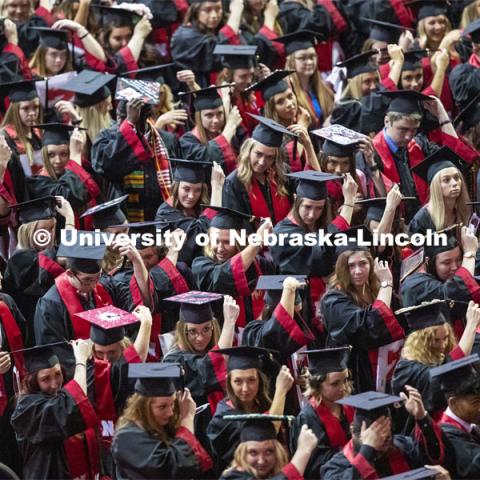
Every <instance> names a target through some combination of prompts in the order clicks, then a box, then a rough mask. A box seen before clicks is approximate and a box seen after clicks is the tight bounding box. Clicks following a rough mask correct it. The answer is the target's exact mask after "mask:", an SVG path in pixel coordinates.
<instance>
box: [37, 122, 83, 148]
mask: <svg viewBox="0 0 480 480" xmlns="http://www.w3.org/2000/svg"><path fill="white" fill-rule="evenodd" d="M32 128H39V129H41V130H43V131H44V132H43V136H42V145H43V146H44V147H45V146H47V145H69V144H70V135H71V133H72V132H73V131H74V130H75V129H76V128H79V129H80V130H85V128H81V127H76V126H75V125H67V124H65V123H58V122H53V123H42V124H40V125H34V126H33V127H32Z"/></svg>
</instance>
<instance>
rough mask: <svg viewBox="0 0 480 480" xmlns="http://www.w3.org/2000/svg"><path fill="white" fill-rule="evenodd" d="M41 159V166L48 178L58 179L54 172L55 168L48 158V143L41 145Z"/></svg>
mask: <svg viewBox="0 0 480 480" xmlns="http://www.w3.org/2000/svg"><path fill="white" fill-rule="evenodd" d="M42 160H43V166H44V168H45V170H46V171H47V173H48V176H49V177H50V178H53V179H54V180H58V176H57V174H56V173H55V170H54V169H53V167H52V164H51V163H50V159H49V158H48V145H44V146H43V147H42Z"/></svg>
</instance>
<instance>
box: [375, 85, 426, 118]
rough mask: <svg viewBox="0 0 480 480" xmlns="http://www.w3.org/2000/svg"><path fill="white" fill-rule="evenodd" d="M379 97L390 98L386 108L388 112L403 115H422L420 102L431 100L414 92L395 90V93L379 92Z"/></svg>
mask: <svg viewBox="0 0 480 480" xmlns="http://www.w3.org/2000/svg"><path fill="white" fill-rule="evenodd" d="M378 93H379V94H381V95H384V96H385V97H387V98H391V99H392V100H391V102H390V104H389V106H388V109H387V111H388V112H397V113H405V114H407V115H409V114H411V113H422V107H421V102H425V101H427V100H431V98H430V97H428V96H427V95H424V94H423V93H420V92H416V91H415V90H395V91H386V90H385V91H379V92H378Z"/></svg>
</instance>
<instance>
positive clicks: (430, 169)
mask: <svg viewBox="0 0 480 480" xmlns="http://www.w3.org/2000/svg"><path fill="white" fill-rule="evenodd" d="M463 166H464V162H463V160H462V158H461V157H460V156H459V155H457V154H456V153H455V152H454V151H453V150H451V149H450V148H448V147H442V148H440V149H438V150H437V151H436V152H435V153H432V154H431V155H429V156H428V157H427V158H425V160H423V162H421V163H419V164H418V165H415V166H414V167H413V168H412V170H413V172H415V173H416V174H417V175H418V176H419V177H421V178H423V180H425V181H426V182H427V183H429V184H430V183H431V182H432V180H433V178H434V177H435V175H436V174H437V173H438V172H440V171H441V170H444V169H445V168H452V167H455V168H458V169H459V170H460V171H462V170H463Z"/></svg>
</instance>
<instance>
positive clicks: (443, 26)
mask: <svg viewBox="0 0 480 480" xmlns="http://www.w3.org/2000/svg"><path fill="white" fill-rule="evenodd" d="M424 23H425V33H426V35H427V37H428V39H429V40H431V41H432V42H434V43H440V42H441V41H442V39H443V37H444V36H445V33H446V32H447V19H446V17H445V16H444V15H436V16H434V17H426V18H425V19H424Z"/></svg>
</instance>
